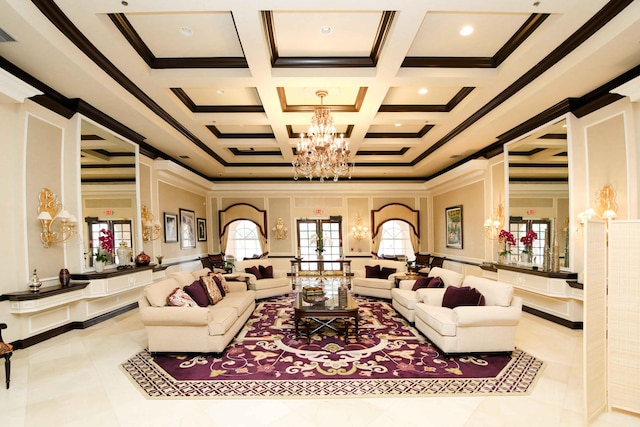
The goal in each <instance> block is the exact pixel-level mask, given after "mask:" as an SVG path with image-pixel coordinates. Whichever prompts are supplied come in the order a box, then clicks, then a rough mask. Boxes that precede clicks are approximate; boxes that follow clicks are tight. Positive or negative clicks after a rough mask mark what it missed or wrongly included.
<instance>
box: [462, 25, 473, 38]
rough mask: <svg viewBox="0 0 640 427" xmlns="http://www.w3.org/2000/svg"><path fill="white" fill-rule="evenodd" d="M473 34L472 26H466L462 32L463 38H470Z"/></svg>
mask: <svg viewBox="0 0 640 427" xmlns="http://www.w3.org/2000/svg"><path fill="white" fill-rule="evenodd" d="M471 33H473V27H472V26H471V25H465V26H464V27H462V29H461V30H460V35H461V36H468V35H471Z"/></svg>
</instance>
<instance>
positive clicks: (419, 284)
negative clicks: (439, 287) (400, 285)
mask: <svg viewBox="0 0 640 427" xmlns="http://www.w3.org/2000/svg"><path fill="white" fill-rule="evenodd" d="M431 279H432V277H425V276H420V277H418V278H417V279H416V282H415V283H414V284H413V288H411V290H412V291H417V290H418V289H420V288H428V287H429V283H430V282H431Z"/></svg>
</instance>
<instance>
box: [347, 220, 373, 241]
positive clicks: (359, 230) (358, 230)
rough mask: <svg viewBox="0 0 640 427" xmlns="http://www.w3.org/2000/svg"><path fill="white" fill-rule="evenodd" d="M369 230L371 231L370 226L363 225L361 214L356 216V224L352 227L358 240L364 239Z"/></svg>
mask: <svg viewBox="0 0 640 427" xmlns="http://www.w3.org/2000/svg"><path fill="white" fill-rule="evenodd" d="M368 231H369V228H368V227H364V226H363V225H362V220H361V219H360V215H358V216H356V225H354V226H353V227H351V232H352V233H353V237H354V238H355V239H356V240H362V239H364V238H365V237H366V236H367V232H368Z"/></svg>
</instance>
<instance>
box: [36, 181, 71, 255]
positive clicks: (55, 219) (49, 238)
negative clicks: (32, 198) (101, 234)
mask: <svg viewBox="0 0 640 427" xmlns="http://www.w3.org/2000/svg"><path fill="white" fill-rule="evenodd" d="M38 199H39V201H40V203H39V205H38V219H39V220H40V225H41V227H42V231H41V232H40V241H41V242H42V246H44V247H45V248H50V247H51V246H52V245H54V244H56V243H62V242H65V241H67V240H69V238H71V236H73V235H75V234H76V223H77V219H76V217H75V216H73V215H71V214H70V213H69V211H67V210H65V209H63V207H62V204H61V203H60V201H59V200H58V196H56V195H55V194H54V193H53V192H52V191H51V190H49V189H48V188H43V189H42V190H41V191H40V195H39V196H38Z"/></svg>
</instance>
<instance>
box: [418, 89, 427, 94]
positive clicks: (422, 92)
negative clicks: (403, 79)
mask: <svg viewBox="0 0 640 427" xmlns="http://www.w3.org/2000/svg"><path fill="white" fill-rule="evenodd" d="M427 92H429V90H428V89H427V88H426V87H423V88H420V89H418V94H420V95H425V94H426V93H427Z"/></svg>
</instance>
